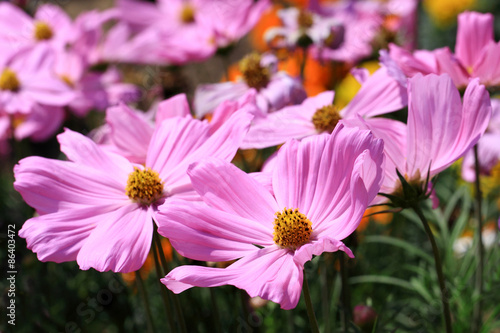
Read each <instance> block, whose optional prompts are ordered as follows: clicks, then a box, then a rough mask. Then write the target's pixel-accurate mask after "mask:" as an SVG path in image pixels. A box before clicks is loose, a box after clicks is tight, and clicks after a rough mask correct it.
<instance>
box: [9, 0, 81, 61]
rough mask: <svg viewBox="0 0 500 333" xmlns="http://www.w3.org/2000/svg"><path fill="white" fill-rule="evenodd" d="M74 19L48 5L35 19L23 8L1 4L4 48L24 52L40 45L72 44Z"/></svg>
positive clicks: (38, 12)
mask: <svg viewBox="0 0 500 333" xmlns="http://www.w3.org/2000/svg"><path fill="white" fill-rule="evenodd" d="M71 24H72V23H71V19H70V17H69V16H68V15H67V14H66V13H65V12H64V11H63V10H62V9H61V8H60V7H58V6H55V5H51V4H44V5H41V6H40V7H38V9H37V11H36V13H35V17H34V18H32V17H31V16H29V15H28V14H26V13H25V12H24V11H23V10H21V9H20V8H19V7H17V6H14V5H12V4H10V3H6V2H2V3H0V45H2V49H7V50H9V51H14V52H17V51H20V50H22V49H25V48H31V47H34V46H36V45H37V44H40V43H48V44H50V45H51V46H55V47H63V46H64V45H65V43H66V42H68V41H69V40H70V36H71V34H70V29H71Z"/></svg>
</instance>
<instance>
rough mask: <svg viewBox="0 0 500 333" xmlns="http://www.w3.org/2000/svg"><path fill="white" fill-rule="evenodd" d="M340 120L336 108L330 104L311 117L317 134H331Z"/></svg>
mask: <svg viewBox="0 0 500 333" xmlns="http://www.w3.org/2000/svg"><path fill="white" fill-rule="evenodd" d="M341 119H342V117H341V116H340V114H339V111H338V110H337V107H336V106H335V105H333V104H331V105H327V106H324V107H322V108H321V109H318V110H317V111H316V112H315V113H314V115H313V117H312V122H313V124H314V127H315V128H316V130H318V132H320V133H321V132H328V133H331V132H332V131H333V130H334V129H335V126H337V123H338V122H339V120H341Z"/></svg>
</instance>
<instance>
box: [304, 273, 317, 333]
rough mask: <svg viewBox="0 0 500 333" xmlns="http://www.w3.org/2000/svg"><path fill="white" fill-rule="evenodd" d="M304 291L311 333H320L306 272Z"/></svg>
mask: <svg viewBox="0 0 500 333" xmlns="http://www.w3.org/2000/svg"><path fill="white" fill-rule="evenodd" d="M302 291H303V292H304V300H305V302H306V308H307V316H308V317H309V324H310V325H311V332H312V333H319V327H318V321H317V320H316V315H315V314H314V309H313V305H312V302H311V293H310V292H309V284H308V283H307V276H306V271H305V270H304V282H303V283H302Z"/></svg>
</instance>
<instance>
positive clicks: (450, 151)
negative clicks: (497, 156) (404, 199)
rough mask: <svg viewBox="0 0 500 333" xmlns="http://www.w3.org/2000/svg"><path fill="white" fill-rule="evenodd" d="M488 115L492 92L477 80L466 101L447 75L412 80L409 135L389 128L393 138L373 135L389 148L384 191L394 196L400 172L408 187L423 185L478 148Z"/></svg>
mask: <svg viewBox="0 0 500 333" xmlns="http://www.w3.org/2000/svg"><path fill="white" fill-rule="evenodd" d="M490 116H491V106H490V101H489V94H488V92H487V91H486V89H485V87H484V86H482V85H480V84H479V80H478V79H474V80H472V81H471V82H470V84H469V85H468V86H467V89H466V90H465V95H464V98H463V102H462V101H461V99H460V94H459V92H458V90H457V88H456V87H455V85H454V84H453V81H452V80H451V78H450V77H449V76H448V75H440V76H437V75H434V74H430V75H427V76H422V75H421V74H417V75H415V76H414V77H413V78H411V79H409V82H408V121H407V126H406V133H401V130H397V127H393V126H387V127H388V128H393V129H394V130H393V131H392V134H390V133H391V132H390V131H386V132H384V131H378V132H377V133H376V134H375V135H377V136H378V137H380V138H382V139H383V140H384V142H386V143H388V145H387V147H390V149H387V147H386V149H385V154H386V156H387V160H388V163H387V167H386V175H385V179H384V183H383V185H382V189H381V192H383V193H386V194H392V193H394V192H395V191H396V190H397V189H398V188H399V187H400V181H399V179H398V177H397V174H396V170H395V169H396V168H397V169H398V170H399V172H400V173H401V175H403V176H404V177H405V178H406V179H407V181H408V182H409V183H410V184H413V185H417V186H420V187H422V185H423V184H424V183H425V182H426V179H429V180H430V179H431V178H432V177H434V176H435V175H437V174H438V173H439V172H441V171H443V170H444V169H446V168H448V167H449V166H450V165H451V164H452V163H453V162H455V161H456V160H458V159H459V158H460V157H462V156H463V155H464V154H465V153H466V152H467V150H469V149H470V148H471V147H472V146H473V145H474V144H476V142H477V141H478V140H479V138H480V137H481V136H482V135H483V133H484V131H485V129H486V127H487V126H488V122H489V119H490ZM379 121H389V120H385V119H379ZM392 122H395V121H392ZM367 127H368V128H371V126H370V125H369V124H368V125H367ZM400 127H401V126H400ZM401 129H404V127H401ZM423 190H424V192H426V191H427V190H426V189H423Z"/></svg>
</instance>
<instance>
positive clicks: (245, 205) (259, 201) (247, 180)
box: [188, 158, 279, 234]
mask: <svg viewBox="0 0 500 333" xmlns="http://www.w3.org/2000/svg"><path fill="white" fill-rule="evenodd" d="M188 174H189V177H190V178H191V182H192V184H193V187H194V189H195V190H196V192H198V194H199V195H201V196H202V198H203V201H205V202H206V203H207V204H208V205H210V206H212V207H213V208H216V209H219V210H223V211H225V212H230V213H233V214H235V215H237V216H241V217H243V218H247V219H251V220H253V221H259V222H260V223H262V225H263V226H265V230H268V231H269V234H271V233H272V228H271V227H272V225H271V224H270V223H269V222H270V221H273V220H274V214H275V213H276V212H277V211H278V210H279V207H278V205H276V202H275V200H274V198H273V196H272V195H271V193H270V192H268V191H266V189H265V188H264V186H262V185H261V184H260V183H258V182H257V181H256V180H255V179H253V178H252V177H248V176H247V174H246V173H245V172H243V171H242V170H240V169H238V168H237V167H236V166H234V165H233V164H228V163H225V162H224V161H221V160H218V159H215V158H210V159H206V160H204V162H203V163H197V164H195V165H192V166H191V167H190V168H189V170H188ZM256 207H258V209H256Z"/></svg>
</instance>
